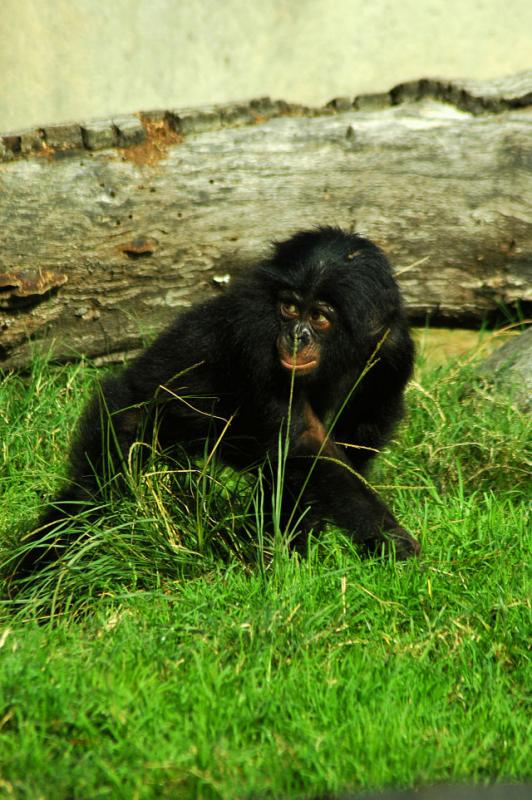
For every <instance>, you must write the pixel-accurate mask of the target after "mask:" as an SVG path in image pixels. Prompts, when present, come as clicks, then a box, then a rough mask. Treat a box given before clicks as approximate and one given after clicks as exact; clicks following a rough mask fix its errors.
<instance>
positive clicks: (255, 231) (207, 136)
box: [0, 72, 532, 367]
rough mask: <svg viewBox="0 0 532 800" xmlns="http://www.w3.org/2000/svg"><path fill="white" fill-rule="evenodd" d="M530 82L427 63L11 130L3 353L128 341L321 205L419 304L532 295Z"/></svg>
mask: <svg viewBox="0 0 532 800" xmlns="http://www.w3.org/2000/svg"><path fill="white" fill-rule="evenodd" d="M531 90H532V72H531V73H528V74H526V75H522V76H518V78H516V79H512V80H507V81H506V82H504V81H502V82H501V81H499V82H492V83H488V84H478V83H475V84H472V83H469V84H456V83H454V84H451V83H443V82H438V81H417V82H413V83H410V84H403V85H402V86H399V87H395V88H394V89H392V90H391V91H390V92H388V93H385V94H384V95H377V96H364V97H358V98H355V99H354V100H351V99H346V98H337V99H336V100H334V101H332V102H331V103H330V104H329V106H327V107H326V108H323V109H308V108H303V107H300V106H293V105H289V104H287V103H283V102H271V101H269V100H261V101H252V102H251V103H249V104H244V105H231V106H224V107H214V108H210V109H196V110H193V109H192V110H186V111H167V112H162V111H161V112H149V113H141V114H139V115H133V116H131V117H126V118H120V119H116V120H108V121H99V122H91V123H86V124H83V125H64V126H52V127H48V128H44V129H41V130H38V131H24V132H20V133H15V134H9V135H5V136H3V137H0V158H1V159H2V160H1V162H0V366H4V367H24V366H26V365H27V364H28V362H29V360H30V359H31V356H32V354H33V353H35V352H37V353H39V352H43V351H46V352H49V351H51V352H52V355H53V357H54V358H56V359H58V360H67V359H73V358H77V357H79V355H81V354H86V355H89V356H93V357H100V358H101V359H102V360H113V359H118V358H120V357H121V355H122V354H123V353H125V352H128V351H131V350H134V349H135V348H138V347H140V346H141V344H142V343H143V341H144V340H145V337H146V336H149V335H152V334H153V333H155V332H157V331H158V330H160V329H161V328H162V327H163V326H164V325H166V324H167V323H168V322H169V321H170V320H171V319H172V317H173V316H174V315H175V313H176V311H177V310H178V309H179V308H180V307H183V306H186V305H188V304H189V303H191V302H194V301H196V300H198V299H200V298H203V297H206V296H208V294H209V293H213V292H216V291H223V287H224V285H225V283H226V282H227V280H230V278H228V276H230V275H232V274H234V273H235V272H238V271H239V270H241V269H245V268H246V267H247V266H248V265H249V263H251V262H252V261H254V260H256V259H257V258H259V257H261V256H263V255H265V254H266V253H267V252H268V243H269V242H270V241H271V240H272V239H279V238H283V237H286V236H288V235H290V234H291V233H293V232H295V231H296V230H298V229H301V228H308V227H310V226H315V225H319V224H334V225H340V226H342V227H345V228H346V229H348V230H355V231H357V232H358V233H361V234H363V235H366V236H368V237H369V238H371V239H373V240H374V241H375V242H377V243H378V244H379V245H380V246H381V247H382V248H383V249H384V250H385V251H386V253H387V254H388V255H389V257H390V259H391V261H392V263H393V265H394V267H395V269H396V271H397V276H398V280H399V282H400V284H401V288H402V291H403V296H404V298H405V302H406V305H407V308H408V311H409V314H410V316H411V317H412V318H413V319H414V320H422V319H425V318H427V317H428V318H430V319H431V320H432V321H434V322H437V323H446V324H458V323H461V324H463V323H466V324H478V323H480V321H481V320H483V319H485V318H486V317H487V316H489V315H490V314H492V313H493V312H495V311H497V309H498V308H500V307H501V306H514V305H515V304H516V303H517V302H522V303H526V302H530V301H531V300H532V296H531V294H532V147H531V142H532V92H531ZM444 101H445V102H444Z"/></svg>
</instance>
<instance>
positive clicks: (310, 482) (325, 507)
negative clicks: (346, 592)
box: [286, 403, 419, 559]
mask: <svg viewBox="0 0 532 800" xmlns="http://www.w3.org/2000/svg"><path fill="white" fill-rule="evenodd" d="M302 419H303V420H304V423H305V426H304V428H303V430H302V431H301V432H300V433H299V435H298V437H297V439H296V440H295V442H294V444H293V447H292V449H291V451H290V454H289V458H288V463H287V466H286V484H287V488H288V489H289V492H290V495H291V496H292V497H293V498H294V499H295V501H296V506H295V509H294V511H293V512H292V514H291V516H292V518H293V519H294V518H295V516H296V514H297V515H298V516H300V515H301V514H304V517H303V526H302V527H303V528H304V530H306V531H309V530H310V529H311V528H318V529H319V527H320V521H321V520H324V519H325V520H328V521H330V522H331V523H333V524H334V525H337V526H338V527H340V528H343V529H345V530H346V531H347V532H348V533H349V534H350V535H351V536H352V538H353V540H354V541H355V542H356V543H357V544H360V545H362V546H363V547H364V548H365V549H366V550H367V551H369V552H374V551H376V550H378V549H379V546H381V545H384V546H385V547H387V548H389V544H390V541H392V542H393V544H394V547H395V553H396V557H397V558H398V559H404V558H408V557H410V556H411V555H413V554H417V553H418V552H419V545H418V543H417V542H416V541H415V539H413V538H412V537H411V536H410V534H409V533H408V532H407V531H405V530H404V529H403V528H402V527H401V526H400V525H399V523H398V522H397V520H396V519H395V518H394V516H393V514H392V513H391V511H390V510H389V509H388V508H387V506H386V505H385V504H384V503H383V502H382V500H380V499H379V497H378V496H377V495H376V494H375V493H374V492H373V491H372V490H371V489H370V488H369V486H368V485H367V483H366V482H365V481H364V479H363V478H362V476H360V475H359V474H357V472H356V471H355V469H354V468H353V466H352V465H351V464H350V463H349V460H348V458H347V457H346V455H345V452H344V451H343V449H342V448H341V447H339V446H338V445H337V444H335V442H334V441H333V440H332V439H331V438H330V437H328V435H327V432H326V430H325V428H324V426H323V424H322V423H321V422H320V420H319V419H318V418H317V417H316V415H315V414H314V412H313V411H312V408H311V407H310V404H308V403H306V404H305V406H304V411H303V415H302Z"/></svg>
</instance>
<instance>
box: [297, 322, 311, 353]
mask: <svg viewBox="0 0 532 800" xmlns="http://www.w3.org/2000/svg"><path fill="white" fill-rule="evenodd" d="M294 340H295V344H296V347H297V349H298V350H300V349H301V348H302V347H307V346H308V345H309V344H310V342H311V341H312V336H311V334H310V331H309V329H308V328H307V327H306V326H305V327H303V326H301V327H298V328H296V330H295V331H294Z"/></svg>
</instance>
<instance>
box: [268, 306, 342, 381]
mask: <svg viewBox="0 0 532 800" xmlns="http://www.w3.org/2000/svg"><path fill="white" fill-rule="evenodd" d="M278 314H279V326H280V333H279V336H278V338H277V352H278V354H279V361H280V364H281V367H282V368H283V369H285V370H289V371H290V372H293V373H294V376H295V377H296V378H298V377H300V376H302V375H309V374H311V373H313V372H314V371H315V370H317V369H318V367H319V364H320V359H321V357H322V351H323V342H324V341H325V338H326V337H327V336H330V335H331V332H332V329H333V328H334V325H335V323H336V312H335V310H334V308H333V307H332V306H331V305H330V304H329V303H326V302H325V301H323V300H314V299H313V298H312V297H308V298H305V297H303V295H301V294H300V293H298V292H294V291H289V290H284V291H282V292H280V294H279V298H278Z"/></svg>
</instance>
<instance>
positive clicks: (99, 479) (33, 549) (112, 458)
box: [15, 378, 145, 577]
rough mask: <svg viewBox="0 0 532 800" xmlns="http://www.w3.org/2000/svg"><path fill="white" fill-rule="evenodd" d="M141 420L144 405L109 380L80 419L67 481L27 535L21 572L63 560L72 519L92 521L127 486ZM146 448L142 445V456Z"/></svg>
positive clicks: (70, 538) (72, 536)
mask: <svg viewBox="0 0 532 800" xmlns="http://www.w3.org/2000/svg"><path fill="white" fill-rule="evenodd" d="M141 421H142V413H141V410H140V409H139V408H138V407H135V406H133V405H131V400H130V398H129V397H128V395H127V392H126V391H125V389H124V387H122V386H121V384H119V383H118V382H117V381H116V380H115V379H113V378H109V379H107V381H105V382H104V384H103V385H102V387H101V390H100V393H99V394H98V395H96V396H95V397H94V398H93V400H92V401H91V402H90V403H89V405H88V406H87V408H86V410H85V412H84V414H83V416H82V417H81V419H80V422H79V425H78V430H77V434H76V436H75V440H74V444H73V446H72V449H71V452H70V470H69V479H68V482H67V484H66V485H65V486H64V487H63V489H62V491H61V492H60V494H59V496H58V497H57V499H56V500H55V501H54V503H53V504H52V505H50V506H49V507H48V508H47V509H46V510H45V512H44V514H43V515H42V517H41V519H40V520H39V524H38V527H37V528H36V529H35V530H34V531H33V532H32V533H31V534H30V535H29V536H27V537H25V539H24V544H25V545H29V547H28V549H27V550H25V552H24V554H23V555H22V556H21V558H20V560H19V562H18V564H17V566H16V570H15V571H16V575H17V577H24V576H26V575H30V574H32V573H33V572H35V571H36V569H37V568H42V567H44V566H46V565H48V564H50V563H52V562H54V561H57V560H58V559H59V558H60V556H61V554H62V552H63V551H64V550H65V548H66V547H68V545H69V544H71V543H72V541H73V540H75V539H76V534H75V532H73V531H72V526H71V525H70V530H69V531H68V534H67V531H66V529H67V528H68V527H69V524H68V523H69V520H71V519H72V518H75V517H76V516H78V515H79V514H83V516H84V519H85V520H87V519H88V518H90V517H91V516H93V515H97V514H98V513H101V504H102V502H104V501H105V498H106V496H108V494H109V493H110V492H111V491H112V490H113V489H115V488H119V489H120V490H123V489H124V488H125V485H126V481H125V480H124V474H125V473H126V471H127V468H128V460H129V449H130V447H131V445H132V444H133V442H134V441H135V440H136V439H137V438H139V435H140V434H141V433H145V431H141ZM143 450H144V448H139V454H140V455H141V456H142V454H143Z"/></svg>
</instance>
